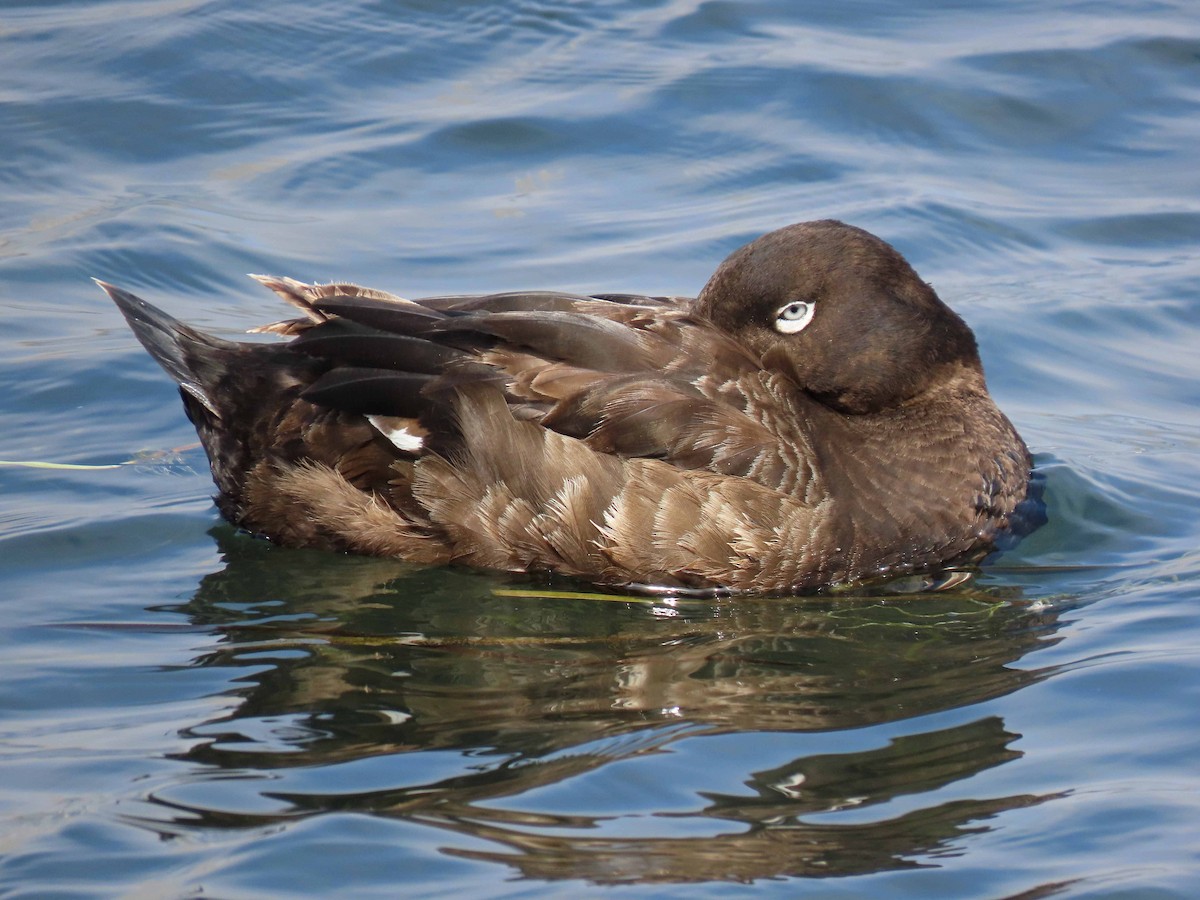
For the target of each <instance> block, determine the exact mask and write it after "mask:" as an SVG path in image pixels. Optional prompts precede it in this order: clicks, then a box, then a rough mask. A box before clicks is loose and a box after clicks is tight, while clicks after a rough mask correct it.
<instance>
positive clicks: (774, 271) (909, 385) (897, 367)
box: [696, 220, 982, 414]
mask: <svg viewBox="0 0 1200 900" xmlns="http://www.w3.org/2000/svg"><path fill="white" fill-rule="evenodd" d="M696 309H697V312H698V313H699V314H700V315H701V316H703V317H705V318H707V319H709V320H710V321H711V322H712V323H713V324H715V325H716V326H718V327H719V328H721V329H722V330H724V331H727V332H729V333H730V334H732V335H733V336H734V337H735V338H737V339H738V340H739V341H741V343H742V344H744V345H745V346H747V347H749V348H750V349H751V350H752V351H754V352H755V353H756V354H758V355H759V356H760V357H762V360H763V364H764V365H766V366H768V367H774V368H778V369H780V370H781V371H783V372H786V373H787V374H789V375H790V376H791V377H792V378H794V379H795V380H796V382H797V384H798V385H799V386H800V387H801V388H802V389H804V390H805V391H807V392H808V393H809V394H811V395H812V396H814V397H816V398H817V399H819V400H820V401H821V402H823V403H825V404H826V405H828V406H831V407H833V408H835V409H837V410H840V411H842V412H845V413H854V414H858V413H871V412H878V411H880V410H884V409H888V408H890V407H895V406H898V405H900V404H902V403H904V402H905V401H907V400H909V399H911V398H913V397H915V396H917V395H919V394H921V393H923V392H925V391H927V390H929V389H930V388H932V387H934V386H936V385H937V384H939V383H942V382H944V381H947V380H949V379H952V378H954V377H955V376H956V375H961V374H964V373H971V374H973V375H977V376H979V377H980V379H981V378H982V367H981V365H980V362H979V351H978V349H977V348H976V344H975V336H974V335H973V334H972V333H971V329H970V328H968V327H967V325H966V323H965V322H963V320H962V319H960V318H959V317H958V315H956V314H955V313H954V311H953V310H951V309H950V308H949V307H948V306H946V305H945V304H944V303H942V301H941V300H940V299H938V296H937V294H936V293H934V291H933V288H931V287H930V286H929V285H928V284H926V283H925V282H924V281H922V280H921V279H920V277H919V276H918V275H917V273H916V272H915V271H913V268H912V266H910V265H909V264H908V262H907V260H905V259H904V257H903V256H901V255H900V254H899V253H898V252H897V251H896V250H895V248H893V247H892V246H891V245H890V244H888V243H886V242H885V241H882V240H880V239H879V238H877V237H875V236H874V235H873V234H870V233H868V232H866V231H863V230H862V229H861V228H855V227H853V226H851V225H846V224H844V223H842V222H836V221H832V220H825V221H820V222H803V223H800V224H798V225H788V226H787V227H785V228H780V229H779V230H778V231H772V232H770V233H769V234H766V235H763V236H762V237H760V238H758V239H757V240H755V241H752V242H751V243H749V244H747V245H746V246H744V247H742V248H741V249H739V250H736V251H734V252H733V253H732V254H731V255H730V256H729V258H727V259H726V260H725V261H724V262H723V263H721V265H720V266H719V267H718V268H717V271H716V272H715V273H714V274H713V276H712V278H711V279H709V281H708V284H706V285H705V286H704V289H703V290H702V291H701V292H700V296H699V297H698V298H697V306H696Z"/></svg>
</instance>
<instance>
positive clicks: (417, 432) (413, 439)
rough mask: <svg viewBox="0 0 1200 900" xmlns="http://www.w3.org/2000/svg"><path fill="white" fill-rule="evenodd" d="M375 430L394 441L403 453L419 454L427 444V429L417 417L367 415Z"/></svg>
mask: <svg viewBox="0 0 1200 900" xmlns="http://www.w3.org/2000/svg"><path fill="white" fill-rule="evenodd" d="M367 421H368V422H370V423H371V425H372V426H374V428H375V430H376V431H378V432H379V433H380V434H382V435H383V436H384V437H385V438H387V439H388V440H389V441H391V442H392V444H393V445H394V446H395V447H396V449H397V450H399V451H401V452H402V453H412V454H414V455H415V454H417V453H420V452H421V449H422V448H423V447H424V446H425V429H424V428H422V427H421V426H420V425H419V424H417V420H416V419H404V418H401V417H399V416H367Z"/></svg>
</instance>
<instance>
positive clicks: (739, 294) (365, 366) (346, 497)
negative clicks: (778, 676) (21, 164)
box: [97, 220, 1032, 595]
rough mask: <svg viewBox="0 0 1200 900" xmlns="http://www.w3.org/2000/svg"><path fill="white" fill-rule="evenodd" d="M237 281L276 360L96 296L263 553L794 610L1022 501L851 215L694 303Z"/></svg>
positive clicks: (782, 234) (1003, 526)
mask: <svg viewBox="0 0 1200 900" xmlns="http://www.w3.org/2000/svg"><path fill="white" fill-rule="evenodd" d="M251 277H252V278H255V279H256V280H257V281H258V282H260V283H261V284H262V285H264V286H265V287H267V288H269V289H270V290H272V291H273V292H274V293H275V294H277V295H278V297H280V298H281V299H282V300H284V301H286V302H287V303H289V304H291V305H292V306H293V307H295V308H297V309H298V310H299V311H300V315H299V316H298V317H296V318H291V319H287V320H284V321H280V322H275V323H272V324H269V325H264V326H261V327H260V328H256V329H252V330H253V331H256V332H261V333H266V334H273V335H276V336H277V337H276V338H275V339H273V340H269V342H265V343H264V342H263V339H261V338H260V339H256V340H251V341H230V340H226V339H224V338H220V337H216V336H214V335H211V334H207V333H204V332H202V331H200V330H198V329H196V328H193V327H191V326H189V325H186V324H184V323H182V322H180V321H178V320H177V319H175V318H173V317H171V316H170V315H168V314H167V313H165V312H163V311H161V310H160V309H158V308H156V307H154V306H152V305H151V304H149V303H147V302H146V301H144V300H142V299H141V298H139V297H137V296H135V295H133V294H131V293H129V292H128V291H125V290H123V289H121V288H119V287H116V286H114V285H112V284H110V283H107V282H102V281H97V283H98V284H99V285H100V287H102V288H103V289H104V290H105V291H106V292H107V293H108V295H109V297H111V299H112V300H113V301H114V302H115V303H116V305H117V307H118V308H119V309H120V311H121V312H122V313H123V315H124V317H125V319H126V320H127V322H128V324H129V326H130V327H131V328H132V330H133V333H134V335H135V336H136V337H137V339H138V340H139V341H140V342H141V344H142V345H143V347H145V349H146V350H147V351H148V352H149V353H150V355H151V356H152V357H153V358H154V359H155V360H156V361H157V362H158V363H159V365H160V366H162V368H163V369H164V370H166V372H167V373H168V374H169V375H170V376H171V377H172V378H173V379H174V380H175V382H176V383H177V384H178V387H179V390H180V395H181V397H182V400H183V405H184V410H185V412H186V414H187V416H188V418H189V419H190V420H191V422H192V423H193V425H194V426H195V428H196V431H197V433H198V434H199V437H200V441H201V443H202V445H203V447H204V450H205V452H206V454H207V457H208V460H209V463H210V467H211V470H212V476H213V480H214V481H215V483H216V488H217V494H216V497H215V498H214V499H215V502H216V505H217V507H218V509H219V510H220V512H221V514H222V515H223V516H224V517H225V518H226V519H227V520H228V521H229V522H231V523H233V524H234V525H236V526H238V527H239V528H241V529H244V530H245V531H248V532H250V533H252V534H254V535H257V536H262V537H266V538H268V539H269V540H271V541H273V542H276V543H278V544H280V545H284V546H289V547H304V548H317V549H323V550H328V551H337V552H346V553H357V554H369V555H374V556H384V557H396V558H399V559H402V560H405V561H408V562H411V563H415V564H419V565H425V566H466V567H471V568H476V569H487V570H498V571H502V572H511V573H525V574H526V575H533V576H551V577H553V576H564V577H566V578H568V579H573V580H582V581H586V582H590V583H592V584H596V585H604V586H610V587H615V588H627V589H631V590H638V589H644V590H652V591H659V592H672V591H683V592H688V591H691V592H699V593H704V592H709V593H722V594H741V593H754V594H772V595H788V594H797V593H805V592H810V591H814V590H820V589H824V588H827V587H829V586H836V585H846V584H854V583H859V582H864V581H870V580H873V579H877V578H879V577H881V576H891V575H896V574H902V573H911V572H914V571H918V570H929V569H935V568H937V567H939V566H944V565H946V564H948V563H952V562H954V561H957V560H960V559H965V558H975V559H978V558H982V556H983V555H984V554H986V553H988V552H990V551H991V550H992V549H993V548H994V547H995V546H996V543H997V541H998V540H1000V539H1001V537H1002V536H1004V535H1008V534H1011V533H1012V532H1013V531H1014V528H1015V526H1016V522H1017V520H1018V518H1019V514H1018V509H1019V507H1020V506H1021V504H1022V503H1023V502H1024V501H1025V499H1026V497H1027V495H1028V493H1029V485H1030V476H1031V471H1032V463H1031V458H1030V454H1029V451H1028V449H1027V447H1026V445H1025V443H1024V442H1023V441H1022V439H1021V437H1020V435H1019V434H1018V433H1017V430H1016V429H1015V428H1014V426H1013V425H1012V423H1011V422H1010V421H1009V419H1008V418H1007V417H1006V416H1005V415H1004V414H1003V413H1002V412H1001V411H1000V410H999V408H998V407H997V406H996V404H995V403H994V401H993V400H992V398H991V396H990V394H989V392H988V389H987V385H986V381H985V378H984V372H983V367H982V363H981V361H980V355H979V350H978V347H977V343H976V340H975V336H974V334H973V333H972V331H971V329H970V328H969V327H968V326H967V324H966V323H965V322H964V321H963V319H962V318H961V317H960V316H959V315H958V314H956V313H955V312H954V311H952V310H951V309H950V308H949V307H948V306H947V305H946V304H945V303H943V302H942V300H941V299H940V298H939V297H938V295H937V294H936V293H935V291H934V289H933V288H932V287H931V286H930V285H929V284H927V283H926V282H925V281H923V280H922V279H921V278H920V277H919V276H918V275H917V273H916V272H915V271H914V269H913V268H912V266H911V265H910V264H909V263H908V261H907V260H906V259H905V258H904V257H903V256H902V255H901V254H900V253H899V252H898V251H897V250H896V249H895V248H893V247H892V246H891V245H890V244H888V243H887V242H886V241H884V240H882V239H881V238H879V237H876V236H875V235H873V234H871V233H869V232H867V231H865V230H863V229H861V228H857V227H855V226H852V225H848V224H846V223H844V222H840V221H836V220H821V221H811V222H801V223H797V224H793V225H788V226H786V227H783V228H779V229H777V230H774V231H771V232H769V233H767V234H765V235H763V236H761V237H759V238H757V239H755V240H753V241H751V242H750V243H748V244H746V245H745V246H743V247H741V248H740V249H738V250H735V251H734V252H733V253H732V254H730V255H729V256H728V258H726V259H725V260H724V261H723V262H722V263H721V264H720V265H719V266H718V267H717V269H716V271H715V273H714V274H713V275H712V277H711V278H710V279H709V280H708V282H707V283H706V284H705V285H704V287H703V288H702V289H701V290H700V292H699V294H698V295H696V296H695V297H694V298H689V297H673V296H671V297H668V296H643V295H639V294H624V293H620V294H618V293H611V294H606V293H598V294H591V295H583V294H575V293H567V292H559V291H544V290H537V291H517V292H504V293H494V294H454V295H446V296H435V297H425V298H420V299H405V298H402V297H399V296H396V295H393V294H390V293H387V292H384V291H380V290H375V289H371V288H365V287H360V286H357V285H354V284H350V283H332V284H309V283H305V282H301V281H296V280H293V279H290V278H284V277H274V276H263V275H254V276H251Z"/></svg>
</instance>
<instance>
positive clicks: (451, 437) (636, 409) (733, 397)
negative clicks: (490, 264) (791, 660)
mask: <svg viewBox="0 0 1200 900" xmlns="http://www.w3.org/2000/svg"><path fill="white" fill-rule="evenodd" d="M261 280H263V281H264V283H265V284H267V285H268V286H269V287H271V288H272V289H274V290H276V291H277V292H278V293H281V294H285V295H287V296H288V297H289V300H290V301H291V302H294V303H296V305H298V306H300V307H301V308H302V309H304V310H305V312H306V318H305V320H304V324H303V326H302V327H296V328H293V329H291V333H296V334H298V337H296V338H295V339H294V340H293V341H292V342H291V344H290V345H289V346H290V348H291V349H293V350H295V351H298V352H301V353H304V354H308V355H311V356H315V357H319V358H321V359H323V360H325V361H326V362H327V363H328V364H329V368H328V370H327V371H326V372H325V373H324V374H323V375H322V376H321V377H320V378H319V379H317V380H316V381H315V382H314V383H313V384H312V385H310V386H309V387H308V388H307V390H306V391H305V392H304V397H305V399H307V400H309V401H310V402H312V403H315V404H318V405H321V406H325V407H328V408H332V409H337V410H341V411H345V412H353V413H360V414H362V415H366V416H367V417H368V418H369V419H370V421H371V422H372V423H373V424H374V425H375V426H376V428H377V429H378V430H379V431H380V432H381V433H382V434H383V435H384V436H385V437H387V438H389V440H391V441H392V443H393V444H394V445H395V446H396V447H397V449H399V450H400V451H402V452H404V453H409V454H412V455H414V456H416V455H419V454H420V453H422V452H424V451H426V450H430V449H432V450H434V451H436V452H438V453H440V454H442V455H447V454H449V455H453V453H454V452H455V446H454V445H455V444H456V443H457V442H458V440H459V439H460V437H461V435H460V434H459V431H460V428H461V422H459V421H458V419H457V417H456V414H455V412H454V409H455V403H454V400H453V397H454V395H455V394H456V393H460V392H462V391H464V390H468V389H471V388H472V387H474V386H480V385H488V386H491V387H492V388H494V389H496V390H499V391H500V392H501V393H502V394H503V396H504V398H505V401H506V403H507V405H508V408H509V411H510V413H511V414H512V415H513V416H514V417H515V418H517V419H519V420H522V421H529V422H533V423H536V424H539V425H541V426H543V427H545V428H549V429H552V430H553V431H555V432H557V433H559V434H562V435H564V436H567V437H571V438H576V439H579V440H581V441H583V442H584V443H585V444H586V445H587V446H588V447H589V448H590V449H592V450H594V451H597V452H600V453H607V454H614V455H616V456H619V457H622V458H646V459H658V460H662V461H664V462H666V463H669V464H670V465H673V466H676V467H679V468H684V469H696V470H705V471H709V472H712V473H715V474H719V475H725V476H739V477H745V478H749V479H752V480H753V481H755V482H757V483H758V484H761V485H763V486H765V487H768V488H770V489H773V490H778V491H783V492H785V493H788V494H790V495H792V496H796V495H799V496H800V497H801V498H803V497H804V496H805V495H806V494H808V493H810V490H811V489H812V488H813V487H814V484H813V482H814V478H815V465H814V454H813V451H812V447H811V445H810V443H809V438H808V435H807V431H806V428H805V425H806V424H807V423H806V422H805V421H804V420H803V412H804V400H803V398H801V397H799V396H798V394H797V392H796V390H795V388H794V387H793V386H792V385H791V384H790V382H788V381H787V379H786V378H783V377H782V376H780V375H778V374H772V373H770V372H768V371H765V370H764V369H763V368H762V367H761V365H760V364H759V362H758V360H756V359H755V358H754V357H753V356H752V355H751V354H750V353H749V352H748V351H747V350H746V349H745V348H743V347H742V346H741V345H740V344H738V343H737V342H736V341H734V340H733V339H731V338H730V337H728V336H727V335H725V334H724V333H723V332H721V331H719V330H717V329H716V328H714V327H712V326H711V325H709V324H707V323H706V322H703V321H700V320H698V319H696V318H695V317H693V316H692V314H691V312H690V303H689V302H688V301H684V300H681V299H680V298H666V297H645V296H640V295H629V294H621V295H603V296H598V297H585V296H580V295H574V294H566V293H558V292H525V293H504V294H489V295H479V296H449V297H431V298H423V299H420V300H403V299H401V298H398V297H394V296H392V295H387V294H383V293H382V292H379V291H371V290H369V289H365V288H357V287H352V286H346V285H336V286H330V285H325V286H319V287H316V286H308V285H301V284H300V283H299V282H290V281H284V280H282V279H276V280H266V279H261ZM297 298H300V302H297ZM798 417H799V418H798ZM814 496H815V494H814Z"/></svg>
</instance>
